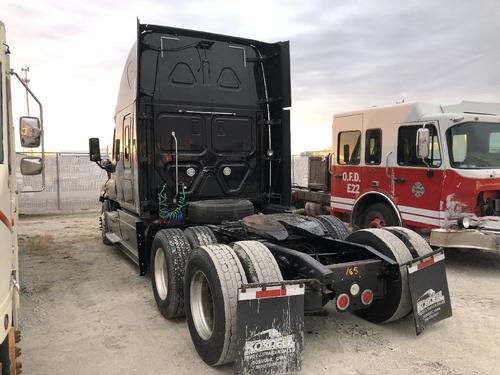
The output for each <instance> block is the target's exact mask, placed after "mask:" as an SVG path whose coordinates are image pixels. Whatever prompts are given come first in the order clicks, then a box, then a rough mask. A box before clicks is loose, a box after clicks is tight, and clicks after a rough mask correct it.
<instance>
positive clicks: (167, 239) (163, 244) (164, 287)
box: [150, 228, 191, 319]
mask: <svg viewBox="0 0 500 375" xmlns="http://www.w3.org/2000/svg"><path fill="white" fill-rule="evenodd" d="M190 252H191V247H190V246H189V242H188V241H187V239H186V237H185V236H184V233H183V232H182V231H181V230H180V229H174V228H172V229H162V230H160V231H158V232H157V233H156V236H155V238H154V240H153V245H152V247H151V262H150V275H151V285H152V287H153V294H154V297H155V300H156V304H157V305H158V309H159V310H160V312H161V314H162V315H163V316H164V317H165V318H167V319H174V318H178V317H181V316H183V315H184V298H183V296H184V293H183V281H184V270H185V268H186V263H187V259H188V257H189V253H190Z"/></svg>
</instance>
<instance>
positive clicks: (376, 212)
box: [361, 203, 399, 228]
mask: <svg viewBox="0 0 500 375" xmlns="http://www.w3.org/2000/svg"><path fill="white" fill-rule="evenodd" d="M363 216H364V217H363V220H362V223H361V227H362V228H383V227H391V226H396V225H398V224H399V220H398V217H397V215H396V213H395V212H394V210H393V209H392V208H391V207H389V206H388V205H387V204H385V203H375V204H372V205H370V206H368V208H367V209H366V211H365V213H364V214H363Z"/></svg>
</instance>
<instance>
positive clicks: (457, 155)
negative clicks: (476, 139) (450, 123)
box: [453, 134, 467, 163]
mask: <svg viewBox="0 0 500 375" xmlns="http://www.w3.org/2000/svg"><path fill="white" fill-rule="evenodd" d="M466 156H467V134H456V135H454V136H453V160H454V161H456V162H457V163H461V162H463V161H464V160H465V157H466Z"/></svg>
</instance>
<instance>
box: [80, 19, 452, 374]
mask: <svg viewBox="0 0 500 375" xmlns="http://www.w3.org/2000/svg"><path fill="white" fill-rule="evenodd" d="M290 106H291V89H290V58H289V43H288V42H279V43H263V42H260V41H257V40H249V39H243V38H237V37H232V36H225V35H217V34H211V33H205V32H199V31H193V30H185V29H178V28H172V27H164V26H156V25H148V24H140V23H138V26H137V41H136V43H135V44H134V46H133V48H132V50H131V52H130V54H129V56H128V59H127V62H126V64H125V68H124V71H123V76H122V80H121V84H120V92H119V97H118V102H117V106H116V115H115V130H114V136H113V150H112V159H111V160H108V159H101V156H100V152H99V140H98V139H96V138H91V139H90V140H89V149H90V159H91V160H92V161H94V162H96V163H97V164H98V165H99V166H100V167H101V168H103V169H105V170H106V171H107V173H108V180H107V181H106V183H105V184H104V187H103V190H102V195H101V197H100V200H101V201H102V215H101V217H100V220H101V228H102V240H103V242H104V243H105V244H108V245H112V244H118V245H119V246H120V247H121V248H122V249H123V251H124V253H125V254H126V255H127V256H129V257H130V258H131V259H132V260H133V261H134V262H135V263H137V265H138V267H139V272H140V275H145V274H146V273H149V274H150V277H151V283H152V289H153V294H154V298H155V300H156V302H157V305H158V308H159V310H160V311H161V314H162V315H163V316H164V317H165V318H167V319H175V318H179V317H182V316H184V315H185V316H186V319H187V322H188V325H189V331H190V334H191V337H192V341H193V344H194V345H195V347H196V350H197V351H198V353H199V355H200V356H201V358H202V359H203V360H204V361H205V362H206V363H208V364H209V365H221V364H224V363H230V362H233V361H234V360H235V358H236V359H237V360H238V361H240V362H241V358H243V357H244V358H247V357H248V358H250V357H252V356H253V358H255V357H256V356H257V358H260V357H262V356H263V355H264V354H266V353H267V354H269V352H273V351H276V350H281V352H283V350H284V351H285V353H286V354H287V355H286V356H285V357H281V359H279V358H278V357H276V356H275V357H273V358H275V359H276V358H278V359H276V360H274V361H267V365H270V363H269V362H274V365H276V363H278V362H280V361H285V362H286V361H290V355H291V354H293V353H295V354H297V353H296V352H297V351H300V350H302V344H301V342H302V332H301V328H302V325H301V324H302V323H301V322H300V319H299V320H298V321H297V322H295V320H296V318H297V316H299V315H301V316H303V314H304V313H306V314H315V313H322V312H323V311H324V310H323V306H324V305H325V304H327V303H328V302H329V301H333V303H334V304H335V306H336V309H337V310H338V311H346V312H347V311H350V312H354V313H356V314H358V315H360V316H361V317H363V318H365V319H367V320H369V321H372V322H391V321H395V320H398V319H401V318H403V317H405V316H407V315H408V314H410V313H411V311H412V309H413V310H414V316H415V322H416V327H417V332H418V333H420V332H421V331H422V330H423V328H424V327H425V325H426V324H427V323H430V322H432V321H435V320H441V319H443V318H445V317H448V316H450V315H451V307H450V301H449V294H448V292H447V283H446V275H445V270H444V265H443V263H444V262H443V261H442V259H443V258H444V256H443V254H442V252H441V251H439V250H438V251H434V252H433V251H432V249H431V248H430V247H429V246H428V245H427V243H426V242H425V241H424V240H423V239H422V238H421V237H420V236H418V235H417V234H416V233H414V232H412V231H410V230H408V229H404V228H399V227H392V228H385V229H366V230H359V231H356V232H354V233H351V234H350V233H349V232H348V230H347V228H346V227H345V226H344V224H343V223H342V222H341V221H339V220H338V219H336V218H335V217H332V216H319V217H316V218H311V217H306V216H301V215H297V214H294V213H293V210H292V209H291V181H290V159H291V155H290V110H289V108H290ZM250 292H252V293H253V294H249V293H250ZM249 296H251V297H249ZM297 296H299V297H300V298H299V299H297V298H296V297H297ZM252 299H253V300H254V302H251V301H250V302H249V305H248V306H249V308H250V310H248V309H247V310H245V308H243V303H244V302H245V301H248V300H252ZM282 300H287V303H286V304H282V305H279V303H278V302H279V301H282ZM273 301H278V302H276V303H278V305H272V302H273ZM290 301H292V303H290ZM248 306H247V307H248ZM273 306H274V307H273ZM276 306H281V307H279V308H277V307H276ZM283 306H284V307H283ZM294 306H295V308H296V307H297V306H299V307H298V309H299V310H298V311H299V312H298V313H296V312H293V309H294ZM252 308H255V310H251V309H252ZM266 309H267V312H266ZM245 311H246V313H248V311H254V313H252V314H251V315H252V316H251V317H249V316H244V313H245ZM292 312H293V313H292ZM273 314H274V315H273ZM276 314H278V315H276ZM276 316H278V318H276ZM279 317H284V318H279ZM250 318H252V319H253V320H252V321H253V322H254V323H250V320H251V319H250ZM249 319H250V320H249ZM280 319H281V320H283V319H285V320H287V321H286V322H283V321H281V320H280ZM292 321H293V322H295V323H296V326H295V330H292V331H289V332H288V333H287V335H285V333H284V332H281V331H280V330H281V329H286V327H288V328H290V325H291V324H290V322H292ZM255 322H257V323H255ZM252 324H256V325H259V327H253V326H252ZM242 327H243V328H242ZM283 327H285V328H283ZM290 332H291V333H290ZM263 337H264V338H263ZM252 340H253V341H252ZM294 358H295V359H294V360H292V362H293V361H295V362H294V364H290V363H288V364H282V365H280V366H281V367H280V366H278V369H276V368H275V369H274V370H273V371H275V372H287V371H290V370H293V369H295V370H296V369H297V368H299V367H300V364H298V363H297V361H299V362H300V360H297V357H294ZM257 362H258V363H260V365H259V364H258V363H257V367H255V368H254V369H257V368H259V367H258V366H261V367H262V363H264V365H265V361H260V362H259V361H257ZM285 362H283V363H285ZM294 366H295V367H294ZM261 370H262V368H261ZM262 371H263V372H266V371H267V370H266V371H264V370H262ZM257 372H258V371H255V373H257ZM268 373H269V371H268Z"/></svg>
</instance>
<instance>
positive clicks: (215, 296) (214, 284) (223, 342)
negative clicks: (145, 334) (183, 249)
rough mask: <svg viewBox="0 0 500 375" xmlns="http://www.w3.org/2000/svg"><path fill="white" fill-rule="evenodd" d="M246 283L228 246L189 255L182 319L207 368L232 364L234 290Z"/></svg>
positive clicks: (209, 246)
mask: <svg viewBox="0 0 500 375" xmlns="http://www.w3.org/2000/svg"><path fill="white" fill-rule="evenodd" d="M246 283H247V279H246V276H245V272H244V270H243V267H242V266H241V263H240V261H239V259H238V256H237V255H236V253H235V252H234V251H233V249H231V248H230V247H229V246H227V245H220V244H217V245H206V246H201V247H199V248H198V249H196V250H195V251H193V252H192V253H191V256H190V257H189V262H188V264H187V268H186V276H185V278H184V289H185V291H186V294H185V305H186V317H187V322H188V326H189V333H190V334H191V339H192V341H193V344H194V346H195V348H196V351H197V352H198V354H199V355H200V357H201V358H202V359H203V360H204V361H205V362H206V363H207V364H209V365H211V366H218V365H222V364H225V363H230V362H233V361H234V358H235V356H236V307H237V303H238V288H239V287H240V285H241V284H246Z"/></svg>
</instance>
